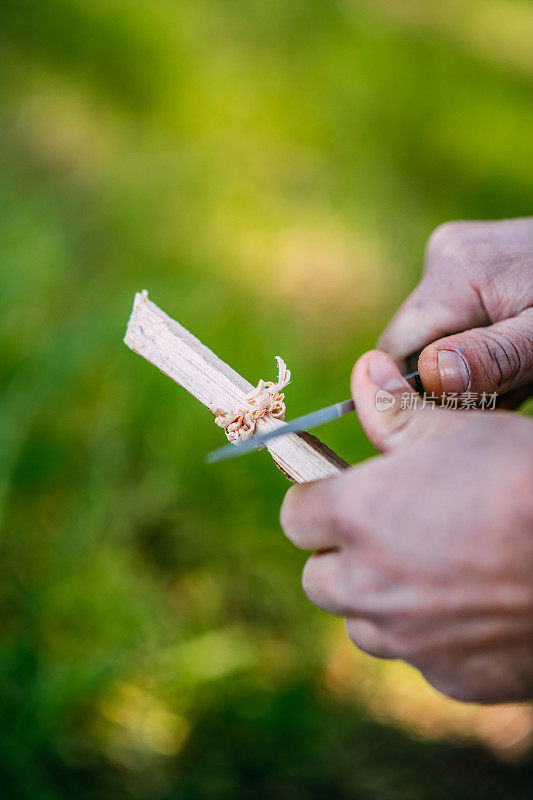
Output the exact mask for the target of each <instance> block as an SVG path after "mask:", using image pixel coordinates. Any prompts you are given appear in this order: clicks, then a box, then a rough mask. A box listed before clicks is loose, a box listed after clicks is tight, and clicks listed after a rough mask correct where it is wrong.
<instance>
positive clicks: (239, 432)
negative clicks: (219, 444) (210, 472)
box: [215, 356, 291, 444]
mask: <svg viewBox="0 0 533 800" xmlns="http://www.w3.org/2000/svg"><path fill="white" fill-rule="evenodd" d="M276 361H277V362H278V380H277V381H276V382H275V383H274V381H264V380H262V379H261V380H260V381H259V383H258V384H257V386H256V387H255V389H252V391H251V392H249V393H248V394H247V395H246V401H245V404H244V405H243V406H242V407H241V408H237V409H234V410H232V411H222V410H220V409H218V410H216V411H215V415H216V416H215V422H216V424H217V425H219V426H220V427H221V428H224V430H225V431H226V436H227V437H228V439H229V441H230V442H231V443H232V444H240V443H241V442H245V441H246V440H247V439H249V438H250V437H251V436H253V435H254V433H255V431H256V428H257V423H258V421H259V420H260V419H263V417H264V416H265V415H266V414H270V415H271V416H272V417H274V418H275V419H284V417H285V403H284V402H283V401H284V398H285V395H284V394H283V393H282V391H281V390H282V389H284V388H285V387H286V386H287V385H288V384H289V383H290V380H291V372H290V370H288V369H287V365H286V364H285V362H284V361H283V359H282V358H281V357H280V356H276Z"/></svg>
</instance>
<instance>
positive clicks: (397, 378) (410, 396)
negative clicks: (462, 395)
mask: <svg viewBox="0 0 533 800" xmlns="http://www.w3.org/2000/svg"><path fill="white" fill-rule="evenodd" d="M351 385H352V394H353V397H354V401H355V402H356V406H357V414H358V417H359V420H360V422H361V425H362V426H363V429H364V431H365V433H366V435H367V436H368V438H369V439H370V441H371V442H372V444H373V445H374V446H375V447H377V448H378V450H381V451H383V452H387V451H389V450H395V449H397V448H399V447H402V446H405V445H406V444H410V443H412V442H414V441H417V440H418V439H423V438H427V437H429V436H434V435H436V434H437V433H439V434H440V433H443V432H444V431H445V430H451V429H452V428H455V427H458V426H459V425H462V424H463V423H464V419H465V417H464V415H465V414H466V413H470V414H472V413H475V412H471V411H470V412H464V411H463V412H461V411H447V410H445V409H442V408H439V407H438V405H435V406H433V405H431V404H427V403H426V404H424V403H423V401H422V398H421V397H420V395H419V394H417V393H416V392H414V391H413V390H412V388H411V387H410V386H409V384H408V383H407V381H406V380H405V379H404V378H403V377H402V374H401V372H400V370H399V369H398V367H397V366H396V364H395V363H394V361H393V360H392V358H391V357H390V356H389V355H388V354H387V353H383V352H382V351H381V350H371V351H370V352H369V353H365V354H364V355H363V356H361V358H360V359H359V360H358V361H357V363H356V364H355V366H354V368H353V372H352V380H351Z"/></svg>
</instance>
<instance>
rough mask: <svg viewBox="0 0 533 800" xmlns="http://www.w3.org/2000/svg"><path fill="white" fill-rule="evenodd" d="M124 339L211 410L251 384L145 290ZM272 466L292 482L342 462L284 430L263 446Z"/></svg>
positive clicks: (238, 397) (262, 426) (269, 425)
mask: <svg viewBox="0 0 533 800" xmlns="http://www.w3.org/2000/svg"><path fill="white" fill-rule="evenodd" d="M124 342H125V344H126V345H127V346H128V347H129V348H130V349H131V350H133V351H134V352H135V353H138V354H139V355H141V356H142V357H143V358H145V359H146V360H147V361H150V362H151V363H152V364H153V365H154V366H156V367H157V368H158V369H159V370H161V372H164V373H165V375H168V376H169V378H172V380H173V381H176V383H179V384H180V385H181V386H183V387H184V388H185V389H187V391H188V392H190V393H191V394H192V395H193V397H196V399H197V400H199V401H200V402H201V403H203V405H204V406H206V407H207V408H208V409H209V410H210V411H211V412H212V413H215V411H216V410H217V409H221V410H231V409H234V408H235V407H238V406H239V405H240V404H241V403H242V402H243V400H244V397H245V395H246V394H247V393H248V392H249V391H250V390H251V389H253V386H252V384H251V383H249V382H248V381H247V380H245V379H244V378H243V377H242V376H241V375H239V374H238V372H235V370H233V369H231V367H229V366H228V365H227V364H226V363H225V362H224V361H222V360H221V359H220V358H218V356H216V355H215V354H214V353H213V352H212V351H211V350H209V348H208V347H206V346H205V345H204V344H202V342H201V341H200V340H199V339H197V338H196V337H195V336H193V334H192V333H190V331H188V330H187V329H186V328H184V327H183V326H182V325H180V324H179V322H176V321H175V320H173V319H171V318H170V317H169V316H168V315H167V314H165V313H164V311H161V309H160V308H158V307H157V306H156V305H155V303H152V301H151V300H149V299H148V293H147V292H138V293H137V294H136V295H135V300H134V303H133V310H132V312H131V317H130V319H129V322H128V328H127V330H126V335H125V337H124ZM283 425H285V423H284V422H281V421H280V420H277V419H274V418H273V417H271V416H270V415H267V416H265V418H264V419H263V420H261V421H260V422H259V423H258V430H260V431H261V432H266V431H270V430H274V429H275V428H278V427H280V426H283ZM266 447H267V449H268V451H269V452H270V455H271V456H272V458H273V459H274V461H275V462H276V464H277V465H278V467H279V468H280V469H281V470H282V471H283V472H284V473H285V474H286V475H287V477H288V478H290V479H291V480H293V481H294V482H295V483H307V482H308V481H316V480H320V479H321V478H328V477H331V476H333V475H337V474H338V473H339V472H340V471H341V470H342V469H345V468H346V467H347V466H348V464H346V462H345V461H343V460H342V459H341V458H339V456H337V455H336V454H335V453H334V452H333V451H332V450H330V449H329V448H328V447H326V445H325V444H323V443H322V442H321V441H320V440H319V439H317V438H316V437H315V436H311V435H310V434H308V433H303V434H287V436H283V437H280V438H278V439H275V440H274V441H272V442H270V443H269V444H267V445H266Z"/></svg>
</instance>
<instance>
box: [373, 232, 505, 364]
mask: <svg viewBox="0 0 533 800" xmlns="http://www.w3.org/2000/svg"><path fill="white" fill-rule="evenodd" d="M478 229H479V224H478V223H471V222H449V223H445V224H444V225H440V226H439V227H438V228H437V229H436V230H435V231H433V233H432V235H431V236H430V238H429V240H428V244H427V247H426V253H425V259H424V260H425V265H424V272H425V274H424V277H423V279H422V281H421V282H420V283H419V285H418V286H417V287H416V289H415V290H414V291H413V292H412V294H411V295H410V296H409V297H408V298H407V300H406V301H405V302H404V303H403V305H402V306H401V307H400V309H399V310H398V311H397V313H396V314H395V315H394V317H393V319H392V320H391V322H390V323H389V325H388V326H387V328H386V329H385V331H384V332H383V334H382V336H381V337H380V339H379V342H378V347H379V349H380V350H384V351H385V352H387V353H389V354H390V355H391V356H392V357H393V358H394V360H395V361H396V362H397V363H398V364H400V365H402V366H403V363H402V362H403V359H404V358H405V356H407V355H409V353H414V352H418V351H419V350H421V349H422V348H423V347H424V346H425V345H427V344H429V343H430V342H433V341H435V339H440V338H441V337H443V336H447V335H448V334H451V333H457V332H458V331H465V330H468V329H469V328H474V327H477V326H479V325H486V324H487V323H488V322H490V319H489V317H488V315H487V311H486V309H485V306H484V305H483V302H482V301H481V295H480V293H479V292H478V291H477V289H476V287H475V286H474V284H473V283H471V282H470V281H468V280H467V279H466V278H467V276H466V275H465V257H466V256H465V251H464V246H463V245H464V241H465V237H466V239H468V238H469V236H471V235H472V231H477V230H478ZM476 235H477V234H476Z"/></svg>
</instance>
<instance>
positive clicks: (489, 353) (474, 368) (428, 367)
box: [418, 308, 533, 395]
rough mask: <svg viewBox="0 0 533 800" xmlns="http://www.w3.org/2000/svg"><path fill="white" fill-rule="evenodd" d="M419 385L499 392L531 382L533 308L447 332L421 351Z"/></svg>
mask: <svg viewBox="0 0 533 800" xmlns="http://www.w3.org/2000/svg"><path fill="white" fill-rule="evenodd" d="M418 368H419V372H420V377H421V379H422V383H423V384H424V389H425V390H426V391H428V392H435V393H436V394H438V395H440V394H442V392H457V393H458V394H462V393H463V392H466V391H470V392H475V393H478V394H481V393H482V392H485V393H487V394H493V393H497V394H498V395H503V394H506V393H507V392H513V391H515V390H517V389H521V388H523V387H524V386H527V384H529V383H531V381H533V308H527V309H525V310H524V311H522V312H521V313H520V314H518V315H517V316H516V317H511V318H510V319H506V320H502V321H501V322H496V323H494V325H489V326H486V327H484V328H474V329H472V330H468V331H465V332H463V333H458V334H455V335H453V336H447V337H446V338H444V339H440V340H439V341H436V342H433V344H431V345H429V346H428V347H426V348H425V350H424V351H423V352H422V354H421V356H420V358H419V361H418Z"/></svg>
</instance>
